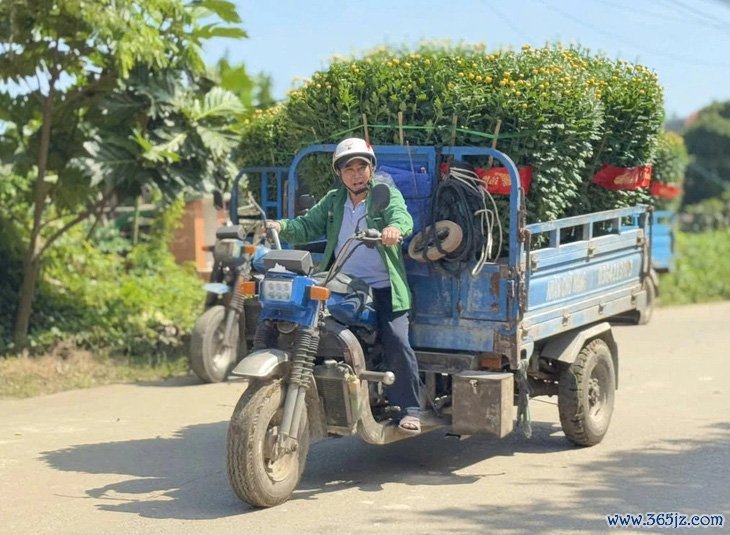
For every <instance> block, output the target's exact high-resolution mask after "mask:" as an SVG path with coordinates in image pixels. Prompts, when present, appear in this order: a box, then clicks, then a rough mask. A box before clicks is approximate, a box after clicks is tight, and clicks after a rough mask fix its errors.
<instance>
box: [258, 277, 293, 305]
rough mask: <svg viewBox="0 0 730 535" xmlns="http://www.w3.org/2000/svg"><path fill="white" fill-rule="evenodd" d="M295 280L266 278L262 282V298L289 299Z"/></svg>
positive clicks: (273, 299)
mask: <svg viewBox="0 0 730 535" xmlns="http://www.w3.org/2000/svg"><path fill="white" fill-rule="evenodd" d="M293 283H294V281H291V280H288V281H287V280H265V279H264V282H263V283H262V284H261V298H262V299H265V300H272V301H289V300H290V299H291V290H292V285H293Z"/></svg>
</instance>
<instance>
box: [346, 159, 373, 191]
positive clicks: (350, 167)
mask: <svg viewBox="0 0 730 535" xmlns="http://www.w3.org/2000/svg"><path fill="white" fill-rule="evenodd" d="M371 174H372V170H371V168H370V164H369V163H367V162H365V161H364V160H360V159H357V160H350V161H349V162H347V163H346V164H345V166H344V167H342V168H341V169H340V177H341V178H342V182H343V183H344V184H345V186H347V188H348V189H349V190H350V191H360V190H361V189H363V188H365V187H367V184H368V182H369V181H370V175H371Z"/></svg>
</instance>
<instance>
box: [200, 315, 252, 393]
mask: <svg viewBox="0 0 730 535" xmlns="http://www.w3.org/2000/svg"><path fill="white" fill-rule="evenodd" d="M225 328H226V308H225V307H224V306H222V305H217V306H214V307H211V308H209V309H208V310H206V311H205V312H203V313H202V314H201V315H200V317H199V318H198V321H196V322H195V327H193V332H192V334H191V337H190V367H191V368H192V369H193V372H195V375H197V376H198V377H199V378H200V380H201V381H203V382H206V383H220V382H221V381H225V380H226V378H227V377H228V374H229V373H230V371H231V370H232V369H233V367H234V366H235V365H236V363H237V362H238V339H239V332H238V331H239V322H238V321H236V322H234V323H233V328H232V330H231V342H232V343H231V348H232V349H231V350H230V351H227V352H224V348H223V334H224V333H225ZM244 343H245V342H244Z"/></svg>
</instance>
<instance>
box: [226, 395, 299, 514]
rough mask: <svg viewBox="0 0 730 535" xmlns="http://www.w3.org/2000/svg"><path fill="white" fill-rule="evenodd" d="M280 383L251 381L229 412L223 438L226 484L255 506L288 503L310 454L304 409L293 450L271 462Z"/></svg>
mask: <svg viewBox="0 0 730 535" xmlns="http://www.w3.org/2000/svg"><path fill="white" fill-rule="evenodd" d="M284 392H285V389H284V386H283V383H281V382H275V383H260V382H252V383H251V384H250V385H249V387H248V389H247V390H246V392H244V394H243V396H241V399H240V400H239V401H238V404H237V405H236V408H235V409H234V410H233V415H232V416H231V421H230V424H229V426H228V436H227V439H226V450H227V463H228V480H229V482H230V483H231V487H233V491H234V492H235V493H236V495H237V496H238V497H239V498H240V499H241V500H243V501H245V502H247V503H249V504H251V505H253V506H254V507H273V506H274V505H279V504H281V503H284V502H285V501H287V500H288V499H289V498H290V497H291V495H292V493H293V492H294V489H295V488H296V487H297V485H298V484H299V480H300V479H301V477H302V471H303V470H304V465H305V463H306V460H307V452H308V451H309V426H308V425H307V414H306V413H307V410H306V407H305V408H304V411H303V413H302V422H301V423H300V425H299V436H298V437H297V438H298V447H297V449H296V450H295V451H294V452H291V453H288V454H285V455H284V456H282V457H280V458H279V459H278V460H276V461H274V462H273V463H271V461H270V460H269V458H268V457H267V455H269V451H270V446H269V445H270V444H272V443H273V442H275V440H276V432H277V430H278V425H279V424H280V422H281V417H282V412H283V408H284Z"/></svg>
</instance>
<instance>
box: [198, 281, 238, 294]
mask: <svg viewBox="0 0 730 535" xmlns="http://www.w3.org/2000/svg"><path fill="white" fill-rule="evenodd" d="M203 290H205V291H206V292H210V293H213V294H217V295H223V294H227V293H228V292H229V291H231V289H230V288H229V287H228V285H227V284H223V283H222V282H209V283H206V284H203Z"/></svg>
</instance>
